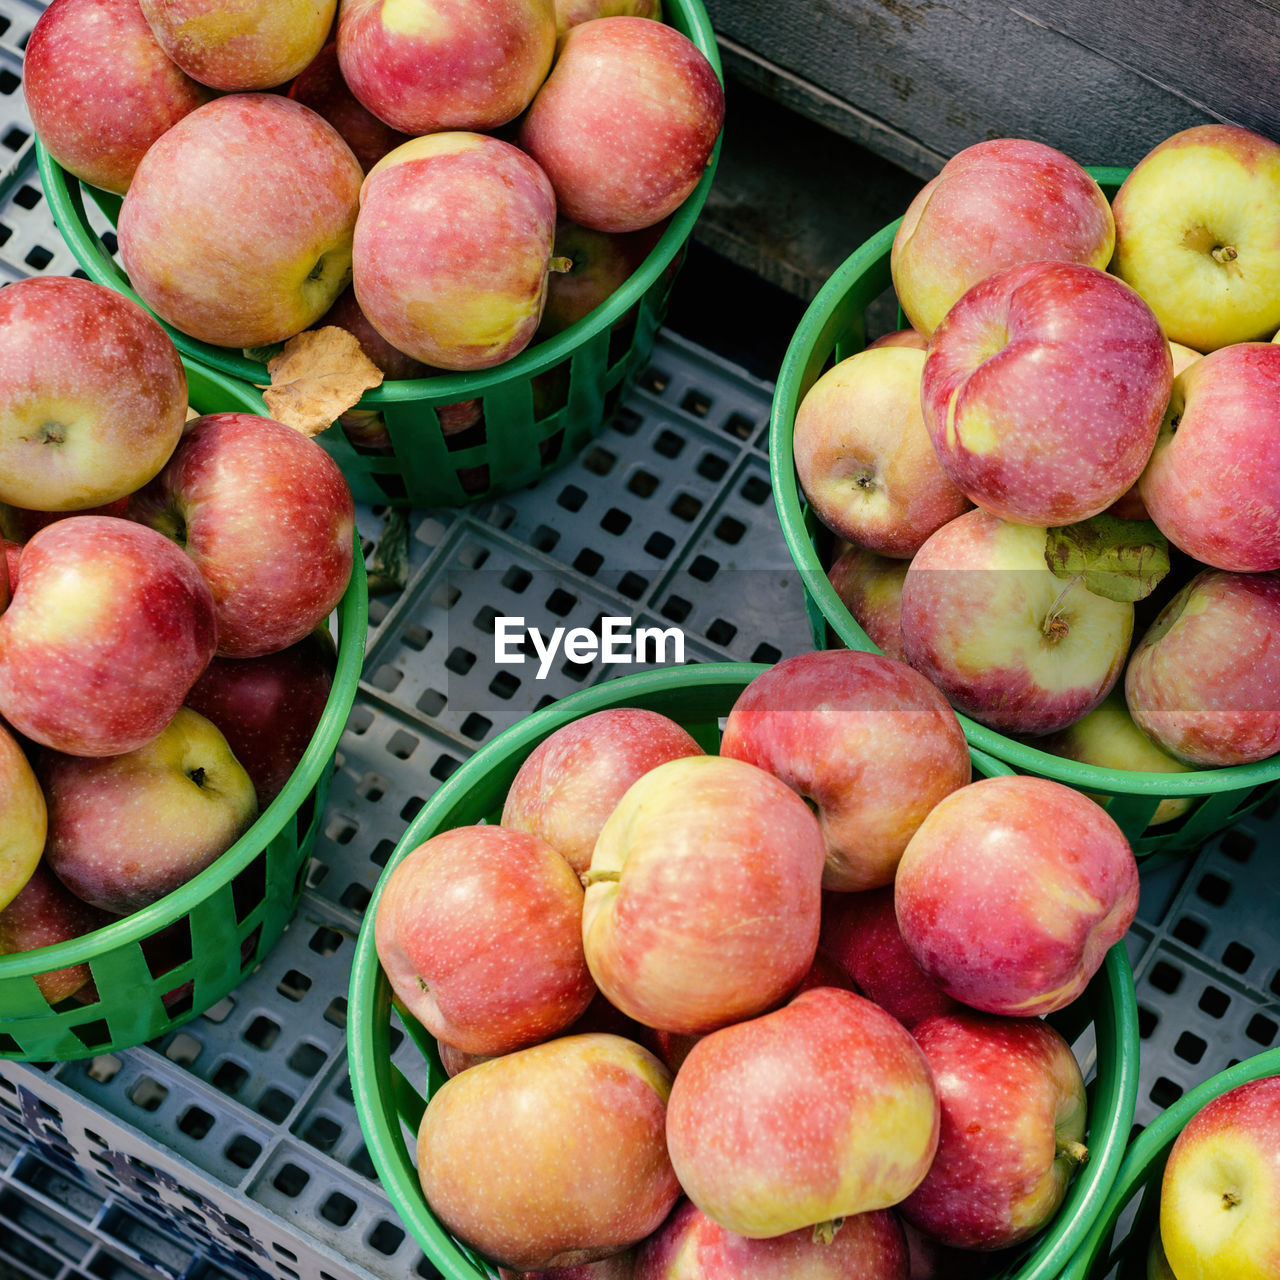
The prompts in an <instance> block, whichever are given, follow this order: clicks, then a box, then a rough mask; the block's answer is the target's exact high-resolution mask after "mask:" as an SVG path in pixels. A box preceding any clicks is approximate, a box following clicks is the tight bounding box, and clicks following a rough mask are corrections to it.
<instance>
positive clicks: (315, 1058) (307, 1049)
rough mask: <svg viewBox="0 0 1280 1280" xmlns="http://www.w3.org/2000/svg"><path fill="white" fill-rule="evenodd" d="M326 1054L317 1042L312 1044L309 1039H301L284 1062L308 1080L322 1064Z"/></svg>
mask: <svg viewBox="0 0 1280 1280" xmlns="http://www.w3.org/2000/svg"><path fill="white" fill-rule="evenodd" d="M328 1056H329V1055H328V1054H327V1053H326V1052H325V1051H324V1050H323V1049H322V1048H321V1047H320V1046H319V1045H318V1044H312V1042H311V1041H310V1040H303V1041H302V1042H301V1043H299V1044H298V1045H297V1046H296V1047H295V1048H294V1050H293V1052H292V1053H291V1054H290V1055H289V1057H288V1058H287V1060H286V1064H287V1066H288V1067H289V1069H290V1070H291V1071H296V1072H297V1073H298V1074H299V1075H300V1076H306V1077H307V1079H308V1080H309V1079H310V1078H311V1077H312V1076H313V1075H315V1074H316V1072H317V1071H319V1070H320V1068H321V1067H323V1066H324V1063H325V1059H326V1058H327V1057H328Z"/></svg>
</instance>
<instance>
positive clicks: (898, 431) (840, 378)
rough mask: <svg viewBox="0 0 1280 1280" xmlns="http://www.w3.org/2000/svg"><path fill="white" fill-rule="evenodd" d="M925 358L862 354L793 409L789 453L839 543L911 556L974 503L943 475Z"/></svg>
mask: <svg viewBox="0 0 1280 1280" xmlns="http://www.w3.org/2000/svg"><path fill="white" fill-rule="evenodd" d="M924 366H925V355H924V352H922V351H915V350H912V349H911V348H909V347H879V348H875V349H874V350H871V349H869V350H866V351H859V352H858V353H857V354H856V355H852V356H849V357H848V358H846V359H844V360H841V361H840V363H839V364H837V365H835V366H834V367H833V368H831V369H828V370H827V372H826V373H824V374H823V375H822V376H821V377H820V378H819V379H818V381H817V382H815V383H814V384H813V386H812V387H811V388H810V389H809V391H808V392H807V393H806V394H805V396H804V398H803V399H802V400H801V401H800V407H799V408H798V409H797V411H796V420H795V431H794V437H793V450H794V453H795V463H796V473H797V475H798V477H799V480H800V487H801V489H802V490H803V492H804V496H805V498H806V499H807V500H808V502H809V504H810V506H812V508H813V510H814V512H815V514H816V515H817V517H818V519H819V520H821V521H822V523H823V524H825V525H826V526H827V528H828V529H831V530H832V531H833V532H834V533H836V534H837V535H838V536H839V537H841V538H844V539H846V540H847V541H849V542H852V543H854V544H855V545H857V546H861V547H866V548H868V549H869V550H871V551H875V552H878V553H879V554H880V555H885V556H898V557H905V558H910V557H911V556H913V555H915V553H916V552H917V551H918V550H919V549H920V546H921V544H922V543H923V542H924V540H925V539H926V538H927V537H928V536H929V535H930V534H931V533H933V532H934V531H935V530H937V529H940V528H941V527H942V526H943V525H944V524H946V523H947V521H949V520H953V519H955V517H956V516H958V515H960V514H961V513H962V512H964V511H967V510H968V509H969V508H970V507H971V506H972V505H973V504H972V503H971V502H970V501H969V499H968V498H966V497H965V495H964V494H963V493H961V492H960V490H959V489H958V488H956V486H955V484H953V483H952V481H951V479H950V477H949V476H948V475H947V473H946V472H945V471H944V470H943V469H942V464H941V463H940V462H939V460H938V454H937V453H936V452H935V450H934V446H933V443H932V441H931V440H930V438H929V433H928V431H927V430H926V429H925V425H924V417H923V415H922V412H921V407H920V406H921V401H920V385H921V384H920V380H921V375H922V373H923V371H924Z"/></svg>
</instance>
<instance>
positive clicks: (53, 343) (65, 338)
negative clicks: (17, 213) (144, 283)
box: [0, 276, 187, 512]
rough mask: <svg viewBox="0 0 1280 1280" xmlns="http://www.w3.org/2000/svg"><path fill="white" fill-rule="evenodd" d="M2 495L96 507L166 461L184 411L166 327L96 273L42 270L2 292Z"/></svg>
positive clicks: (22, 502)
mask: <svg viewBox="0 0 1280 1280" xmlns="http://www.w3.org/2000/svg"><path fill="white" fill-rule="evenodd" d="M0 345H2V346H3V348H4V353H5V359H4V364H3V366H2V367H0V502H6V503H11V504H12V505H13V506H16V507H25V508H30V509H33V510H36V511H47V512H52V511H73V510H78V509H81V508H86V507H98V506H102V505H104V504H106V503H110V502H114V501H116V500H117V499H119V498H121V497H124V496H126V495H127V494H130V493H132V492H133V491H134V490H135V489H137V488H138V487H139V486H141V485H144V484H146V482H147V481H148V480H150V479H151V477H152V476H154V475H155V474H156V472H157V471H159V470H160V468H161V467H162V466H164V464H165V461H166V460H167V459H168V457H169V455H170V454H171V453H172V452H173V450H174V447H175V446H176V445H177V443H178V438H179V436H181V434H182V424H183V423H184V422H185V420H186V416H187V377H186V374H185V373H184V372H183V368H182V360H181V358H180V357H179V355H178V351H177V348H176V347H174V345H173V343H172V342H171V341H170V339H169V335H168V334H166V333H165V331H164V330H163V329H162V328H161V327H160V326H159V325H158V324H157V323H156V321H155V320H154V319H153V318H152V317H151V316H149V315H148V314H147V313H146V312H145V311H144V310H143V309H142V308H141V307H140V306H138V304H137V303H136V302H133V301H131V300H130V299H128V298H126V297H124V296H123V295H122V294H119V293H117V292H116V291H115V290H114V289H108V288H106V287H105V286H103V285H100V284H93V283H92V282H91V281H88V280H77V279H75V278H73V277H71V276H44V277H40V276H33V277H30V278H28V279H26V280H19V281H16V282H15V283H13V284H10V285H8V286H7V287H6V288H5V289H4V291H3V293H0Z"/></svg>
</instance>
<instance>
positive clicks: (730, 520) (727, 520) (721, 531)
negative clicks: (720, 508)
mask: <svg viewBox="0 0 1280 1280" xmlns="http://www.w3.org/2000/svg"><path fill="white" fill-rule="evenodd" d="M746 531H747V526H746V525H745V524H743V523H742V521H741V520H737V519H735V518H734V517H733V516H721V517H720V521H719V523H718V524H717V525H716V527H715V530H714V533H715V536H716V537H717V538H719V539H720V541H721V542H727V543H728V544H729V546H731V547H733V546H737V544H738V543H739V542H741V541H742V535H743V534H745V533H746Z"/></svg>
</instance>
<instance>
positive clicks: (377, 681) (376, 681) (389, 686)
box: [369, 662, 404, 693]
mask: <svg viewBox="0 0 1280 1280" xmlns="http://www.w3.org/2000/svg"><path fill="white" fill-rule="evenodd" d="M403 680H404V672H403V671H401V670H400V669H399V668H398V667H393V666H392V665H391V664H390V663H389V662H384V663H383V664H382V665H381V666H380V667H379V668H378V669H377V670H376V671H375V672H374V673H373V675H371V676H370V677H369V683H370V684H371V685H373V687H374V688H375V689H381V690H382V692H383V693H395V691H396V690H397V689H398V688H399V687H400V683H401V681H403Z"/></svg>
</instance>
